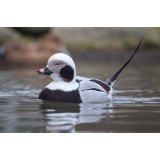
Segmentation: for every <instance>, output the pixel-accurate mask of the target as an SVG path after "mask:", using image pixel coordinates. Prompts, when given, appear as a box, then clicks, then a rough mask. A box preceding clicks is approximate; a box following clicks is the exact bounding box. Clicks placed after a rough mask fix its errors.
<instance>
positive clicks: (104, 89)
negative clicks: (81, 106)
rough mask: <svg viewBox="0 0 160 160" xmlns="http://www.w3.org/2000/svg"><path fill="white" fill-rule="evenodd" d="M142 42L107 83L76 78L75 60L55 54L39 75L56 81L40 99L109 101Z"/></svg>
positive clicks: (42, 92) (75, 101)
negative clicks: (120, 76) (117, 79)
mask: <svg viewBox="0 0 160 160" xmlns="http://www.w3.org/2000/svg"><path fill="white" fill-rule="evenodd" d="M141 42H142V39H141V40H140V42H139V44H138V46H137V48H136V49H135V51H134V52H133V54H132V56H131V57H130V58H129V59H128V61H127V62H126V63H125V64H124V65H123V66H122V68H120V69H119V70H118V71H117V72H116V73H115V74H114V75H113V76H111V77H110V78H109V79H108V80H106V81H101V80H98V79H93V78H85V77H79V76H76V66H75V64H74V61H73V59H72V58H71V57H70V56H68V55H66V54H63V53H56V54H54V55H53V56H51V57H50V58H49V60H48V63H47V66H46V67H45V68H43V69H40V70H38V73H43V74H46V75H48V76H49V77H50V78H52V79H53V80H54V81H53V82H51V83H50V84H49V85H47V86H46V87H45V88H44V89H43V90H42V91H41V93H40V95H39V98H40V99H42V100H50V101H56V102H70V103H83V102H84V103H86V102H104V101H107V100H108V99H109V98H111V96H112V86H113V84H114V82H115V80H116V78H117V77H118V75H119V74H120V73H121V71H122V70H123V69H124V68H125V67H126V66H127V65H128V63H129V62H130V61H131V59H132V58H133V56H134V55H135V53H136V52H137V51H138V49H139V47H140V45H141Z"/></svg>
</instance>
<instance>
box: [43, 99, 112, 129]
mask: <svg viewBox="0 0 160 160" xmlns="http://www.w3.org/2000/svg"><path fill="white" fill-rule="evenodd" d="M40 109H41V113H42V116H43V120H44V123H45V127H44V128H43V132H77V131H75V128H76V126H77V125H79V124H82V123H83V124H84V123H93V122H94V123H95V122H99V121H101V119H102V118H106V119H107V121H110V120H111V118H112V116H113V110H112V101H109V102H107V103H106V102H105V103H80V104H78V103H76V104H73V103H59V102H50V101H43V103H42V104H41V105H40Z"/></svg>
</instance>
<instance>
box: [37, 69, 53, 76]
mask: <svg viewBox="0 0 160 160" xmlns="http://www.w3.org/2000/svg"><path fill="white" fill-rule="evenodd" d="M37 72H38V73H39V74H46V75H48V76H49V75H51V74H52V73H53V72H52V71H51V70H50V69H49V68H48V67H45V68H42V69H39V70H38V71H37Z"/></svg>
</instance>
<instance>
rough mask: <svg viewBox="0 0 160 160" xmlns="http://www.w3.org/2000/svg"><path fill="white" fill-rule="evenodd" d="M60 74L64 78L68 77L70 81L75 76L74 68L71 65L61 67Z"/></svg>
mask: <svg viewBox="0 0 160 160" xmlns="http://www.w3.org/2000/svg"><path fill="white" fill-rule="evenodd" d="M60 76H61V77H63V78H64V79H67V80H68V81H72V79H73V76H74V70H73V68H72V67H71V66H69V65H66V66H65V67H63V68H62V69H61V71H60Z"/></svg>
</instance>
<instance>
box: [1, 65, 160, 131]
mask: <svg viewBox="0 0 160 160" xmlns="http://www.w3.org/2000/svg"><path fill="white" fill-rule="evenodd" d="M120 66H121V64H93V63H92V64H89V63H83V64H82V63H81V64H80V63H79V64H78V66H77V68H78V73H79V75H80V76H87V77H95V78H99V79H102V80H105V78H108V77H109V76H110V75H112V74H113V73H114V72H115V71H116V70H117V69H118V68H119V67H120ZM49 82H51V80H50V79H49V78H48V77H46V76H42V75H38V74H37V73H36V69H33V70H24V69H21V70H9V71H2V70H1V71H0V84H1V85H0V132H109V133H113V132H160V64H159V65H156V64H150V65H147V64H145V65H143V66H141V65H135V64H131V65H129V66H128V67H127V68H126V69H125V71H124V72H123V73H122V74H121V75H120V76H119V78H118V80H117V82H116V84H115V86H114V89H115V91H114V92H113V99H112V100H111V101H109V102H106V103H90V104H63V103H49V102H42V101H41V100H39V99H38V94H39V93H40V91H41V89H42V88H43V87H45V86H46V85H47V84H48V83H49Z"/></svg>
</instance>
